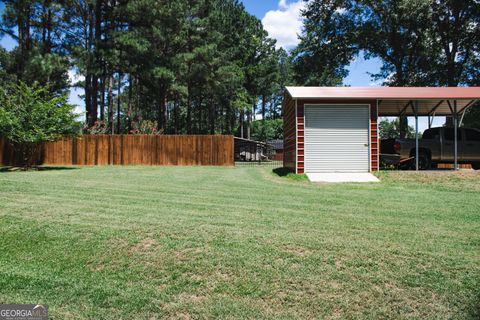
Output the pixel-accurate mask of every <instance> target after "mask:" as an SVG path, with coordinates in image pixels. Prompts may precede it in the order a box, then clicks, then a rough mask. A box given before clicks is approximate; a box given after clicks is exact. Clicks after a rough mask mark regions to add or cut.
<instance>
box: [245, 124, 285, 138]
mask: <svg viewBox="0 0 480 320" xmlns="http://www.w3.org/2000/svg"><path fill="white" fill-rule="evenodd" d="M252 131H253V134H252V139H253V140H256V141H269V140H277V139H279V140H281V139H283V119H271V120H264V121H262V120H257V121H254V122H253V123H252Z"/></svg>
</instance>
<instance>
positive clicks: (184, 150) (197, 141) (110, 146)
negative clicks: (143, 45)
mask: <svg viewBox="0 0 480 320" xmlns="http://www.w3.org/2000/svg"><path fill="white" fill-rule="evenodd" d="M0 163H2V164H4V165H19V163H21V159H20V155H19V154H16V152H15V150H14V148H13V147H12V145H11V144H10V143H8V142H7V141H5V139H3V138H1V137H0ZM36 164H37V165H40V164H42V165H178V166H197V165H198V166H233V165H234V164H235V162H234V144H233V136H226V135H84V136H80V137H75V138H70V137H69V138H63V139H60V140H57V141H52V142H46V143H43V144H42V145H41V148H40V151H39V154H38V155H37V159H36Z"/></svg>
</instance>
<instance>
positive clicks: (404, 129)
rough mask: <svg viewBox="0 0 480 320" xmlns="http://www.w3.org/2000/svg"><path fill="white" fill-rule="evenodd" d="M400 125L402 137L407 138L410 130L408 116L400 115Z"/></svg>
mask: <svg viewBox="0 0 480 320" xmlns="http://www.w3.org/2000/svg"><path fill="white" fill-rule="evenodd" d="M399 126H400V139H405V138H406V137H407V132H408V118H407V117H400V118H399Z"/></svg>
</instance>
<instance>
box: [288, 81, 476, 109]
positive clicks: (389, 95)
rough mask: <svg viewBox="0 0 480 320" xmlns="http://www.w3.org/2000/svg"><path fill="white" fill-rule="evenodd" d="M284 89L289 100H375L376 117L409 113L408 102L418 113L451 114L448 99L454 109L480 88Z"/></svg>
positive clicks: (472, 99) (470, 100)
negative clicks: (289, 97)
mask: <svg viewBox="0 0 480 320" xmlns="http://www.w3.org/2000/svg"><path fill="white" fill-rule="evenodd" d="M287 92H288V94H289V95H290V96H291V97H292V98H293V99H305V100H314V99H319V100H336V101H338V100H340V101H341V100H345V99H348V100H355V99H360V100H370V99H371V100H378V106H379V108H378V114H379V116H399V115H405V116H413V115H414V114H415V113H414V109H413V105H412V104H410V101H416V102H417V103H418V115H420V116H428V115H438V116H441V115H451V114H452V109H451V107H452V108H453V101H452V100H456V103H457V110H458V112H463V111H464V110H465V108H466V107H470V106H472V105H473V102H475V100H480V87H287ZM449 101H450V105H449Z"/></svg>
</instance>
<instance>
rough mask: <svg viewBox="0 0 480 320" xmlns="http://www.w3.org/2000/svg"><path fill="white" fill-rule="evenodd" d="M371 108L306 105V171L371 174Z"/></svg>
mask: <svg viewBox="0 0 480 320" xmlns="http://www.w3.org/2000/svg"><path fill="white" fill-rule="evenodd" d="M369 119H370V118H369V106H349V105H334V106H325V105H305V172H306V173H309V172H311V173H314V172H369V171H370V151H369V149H370V147H369V146H370V143H369V139H370V135H369V126H370V123H369Z"/></svg>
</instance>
